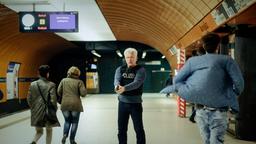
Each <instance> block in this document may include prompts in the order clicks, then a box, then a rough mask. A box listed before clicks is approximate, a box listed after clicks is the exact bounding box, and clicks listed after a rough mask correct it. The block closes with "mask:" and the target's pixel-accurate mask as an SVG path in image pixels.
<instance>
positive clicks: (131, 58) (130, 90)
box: [114, 48, 146, 144]
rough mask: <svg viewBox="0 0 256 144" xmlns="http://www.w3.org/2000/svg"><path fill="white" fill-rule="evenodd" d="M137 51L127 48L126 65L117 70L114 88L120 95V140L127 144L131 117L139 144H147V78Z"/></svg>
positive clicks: (125, 52)
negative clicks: (144, 99)
mask: <svg viewBox="0 0 256 144" xmlns="http://www.w3.org/2000/svg"><path fill="white" fill-rule="evenodd" d="M137 53H138V52H137V50H136V49H134V48H127V49H126V50H125V51H124V56H125V62H126V65H123V66H120V67H118V68H117V69H116V73H115V79H114V86H115V91H116V93H117V94H118V100H119V104H118V140H119V144H127V127H128V121H129V116H131V118H132V120H133V125H134V129H135V132H136V138H137V144H145V143H146V138H145V131H144V128H143V120H142V111H143V108H142V92H143V83H144V80H145V77H146V73H145V69H144V68H143V67H142V66H140V65H137V63H136V62H137Z"/></svg>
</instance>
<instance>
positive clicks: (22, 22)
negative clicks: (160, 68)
mask: <svg viewBox="0 0 256 144" xmlns="http://www.w3.org/2000/svg"><path fill="white" fill-rule="evenodd" d="M19 29H20V32H78V12H77V11H71V12H31V11H27V12H26V11H23V12H19Z"/></svg>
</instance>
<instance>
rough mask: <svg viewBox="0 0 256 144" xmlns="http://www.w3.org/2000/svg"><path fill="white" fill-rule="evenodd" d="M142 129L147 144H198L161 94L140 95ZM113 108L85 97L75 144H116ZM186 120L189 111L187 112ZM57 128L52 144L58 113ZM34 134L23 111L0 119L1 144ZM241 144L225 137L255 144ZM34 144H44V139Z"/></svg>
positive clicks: (21, 142) (104, 98)
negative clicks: (141, 98) (141, 100)
mask: <svg viewBox="0 0 256 144" xmlns="http://www.w3.org/2000/svg"><path fill="white" fill-rule="evenodd" d="M143 100H144V102H143V107H144V113H143V118H144V127H145V132H146V139H147V144H201V143H202V141H201V137H200V135H199V130H198V128H197V125H196V124H194V123H191V122H190V121H189V120H188V118H180V117H178V116H177V115H176V111H177V106H176V105H177V104H176V100H175V98H174V97H168V98H166V97H165V95H163V94H158V93H156V94H151V93H150V94H149V93H146V94H143ZM117 104H118V100H117V98H116V95H114V94H97V95H88V96H87V97H85V98H83V106H84V110H85V111H84V112H83V113H82V114H81V117H80V123H79V128H78V131H77V136H76V141H77V143H78V144H118V140H117ZM187 112H188V114H187V116H189V114H190V112H191V109H190V107H188V108H187ZM58 118H59V121H60V123H61V127H58V128H54V129H53V141H52V144H59V143H61V138H62V129H63V123H64V118H63V116H62V113H61V111H60V110H58ZM34 134H35V130H34V128H33V127H31V126H30V112H29V111H28V110H27V111H24V112H19V113H16V114H13V115H11V116H7V117H4V118H1V119H0V143H1V144H29V143H30V142H31V140H32V138H33V136H34ZM135 143H136V138H135V132H134V129H133V125H132V121H131V120H130V122H129V130H128V144H135ZM255 143H256V142H249V141H241V140H238V139H236V138H234V137H233V136H231V135H230V134H228V133H227V134H226V136H225V144H255ZM38 144H45V135H43V136H42V137H41V139H40V140H39V141H38ZM68 144H69V143H68Z"/></svg>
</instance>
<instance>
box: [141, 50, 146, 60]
mask: <svg viewBox="0 0 256 144" xmlns="http://www.w3.org/2000/svg"><path fill="white" fill-rule="evenodd" d="M146 55H147V52H146V51H143V53H142V57H141V58H142V59H144V58H145V57H146Z"/></svg>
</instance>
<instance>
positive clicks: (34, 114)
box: [27, 78, 60, 127]
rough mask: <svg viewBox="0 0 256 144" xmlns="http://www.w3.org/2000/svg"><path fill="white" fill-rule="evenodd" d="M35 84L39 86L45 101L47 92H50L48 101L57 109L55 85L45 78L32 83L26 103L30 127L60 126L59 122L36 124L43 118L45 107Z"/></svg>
mask: <svg viewBox="0 0 256 144" xmlns="http://www.w3.org/2000/svg"><path fill="white" fill-rule="evenodd" d="M37 84H38V85H39V87H40V90H41V92H42V94H43V97H44V98H45V100H47V97H48V92H49V91H50V100H51V102H52V103H53V105H54V106H55V107H56V109H57V103H56V99H57V97H56V86H55V84H54V83H53V82H50V81H48V80H46V79H45V78H40V79H39V80H37V81H34V82H32V83H31V84H30V87H29V91H28V97H27V102H28V105H29V106H30V111H31V126H36V127H45V126H51V127H54V126H60V124H59V122H57V123H55V124H49V123H48V122H43V123H40V125H39V123H38V122H39V121H41V120H42V119H43V117H44V114H45V106H46V105H45V103H44V100H43V99H42V96H41V95H40V92H39V89H38V86H37Z"/></svg>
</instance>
